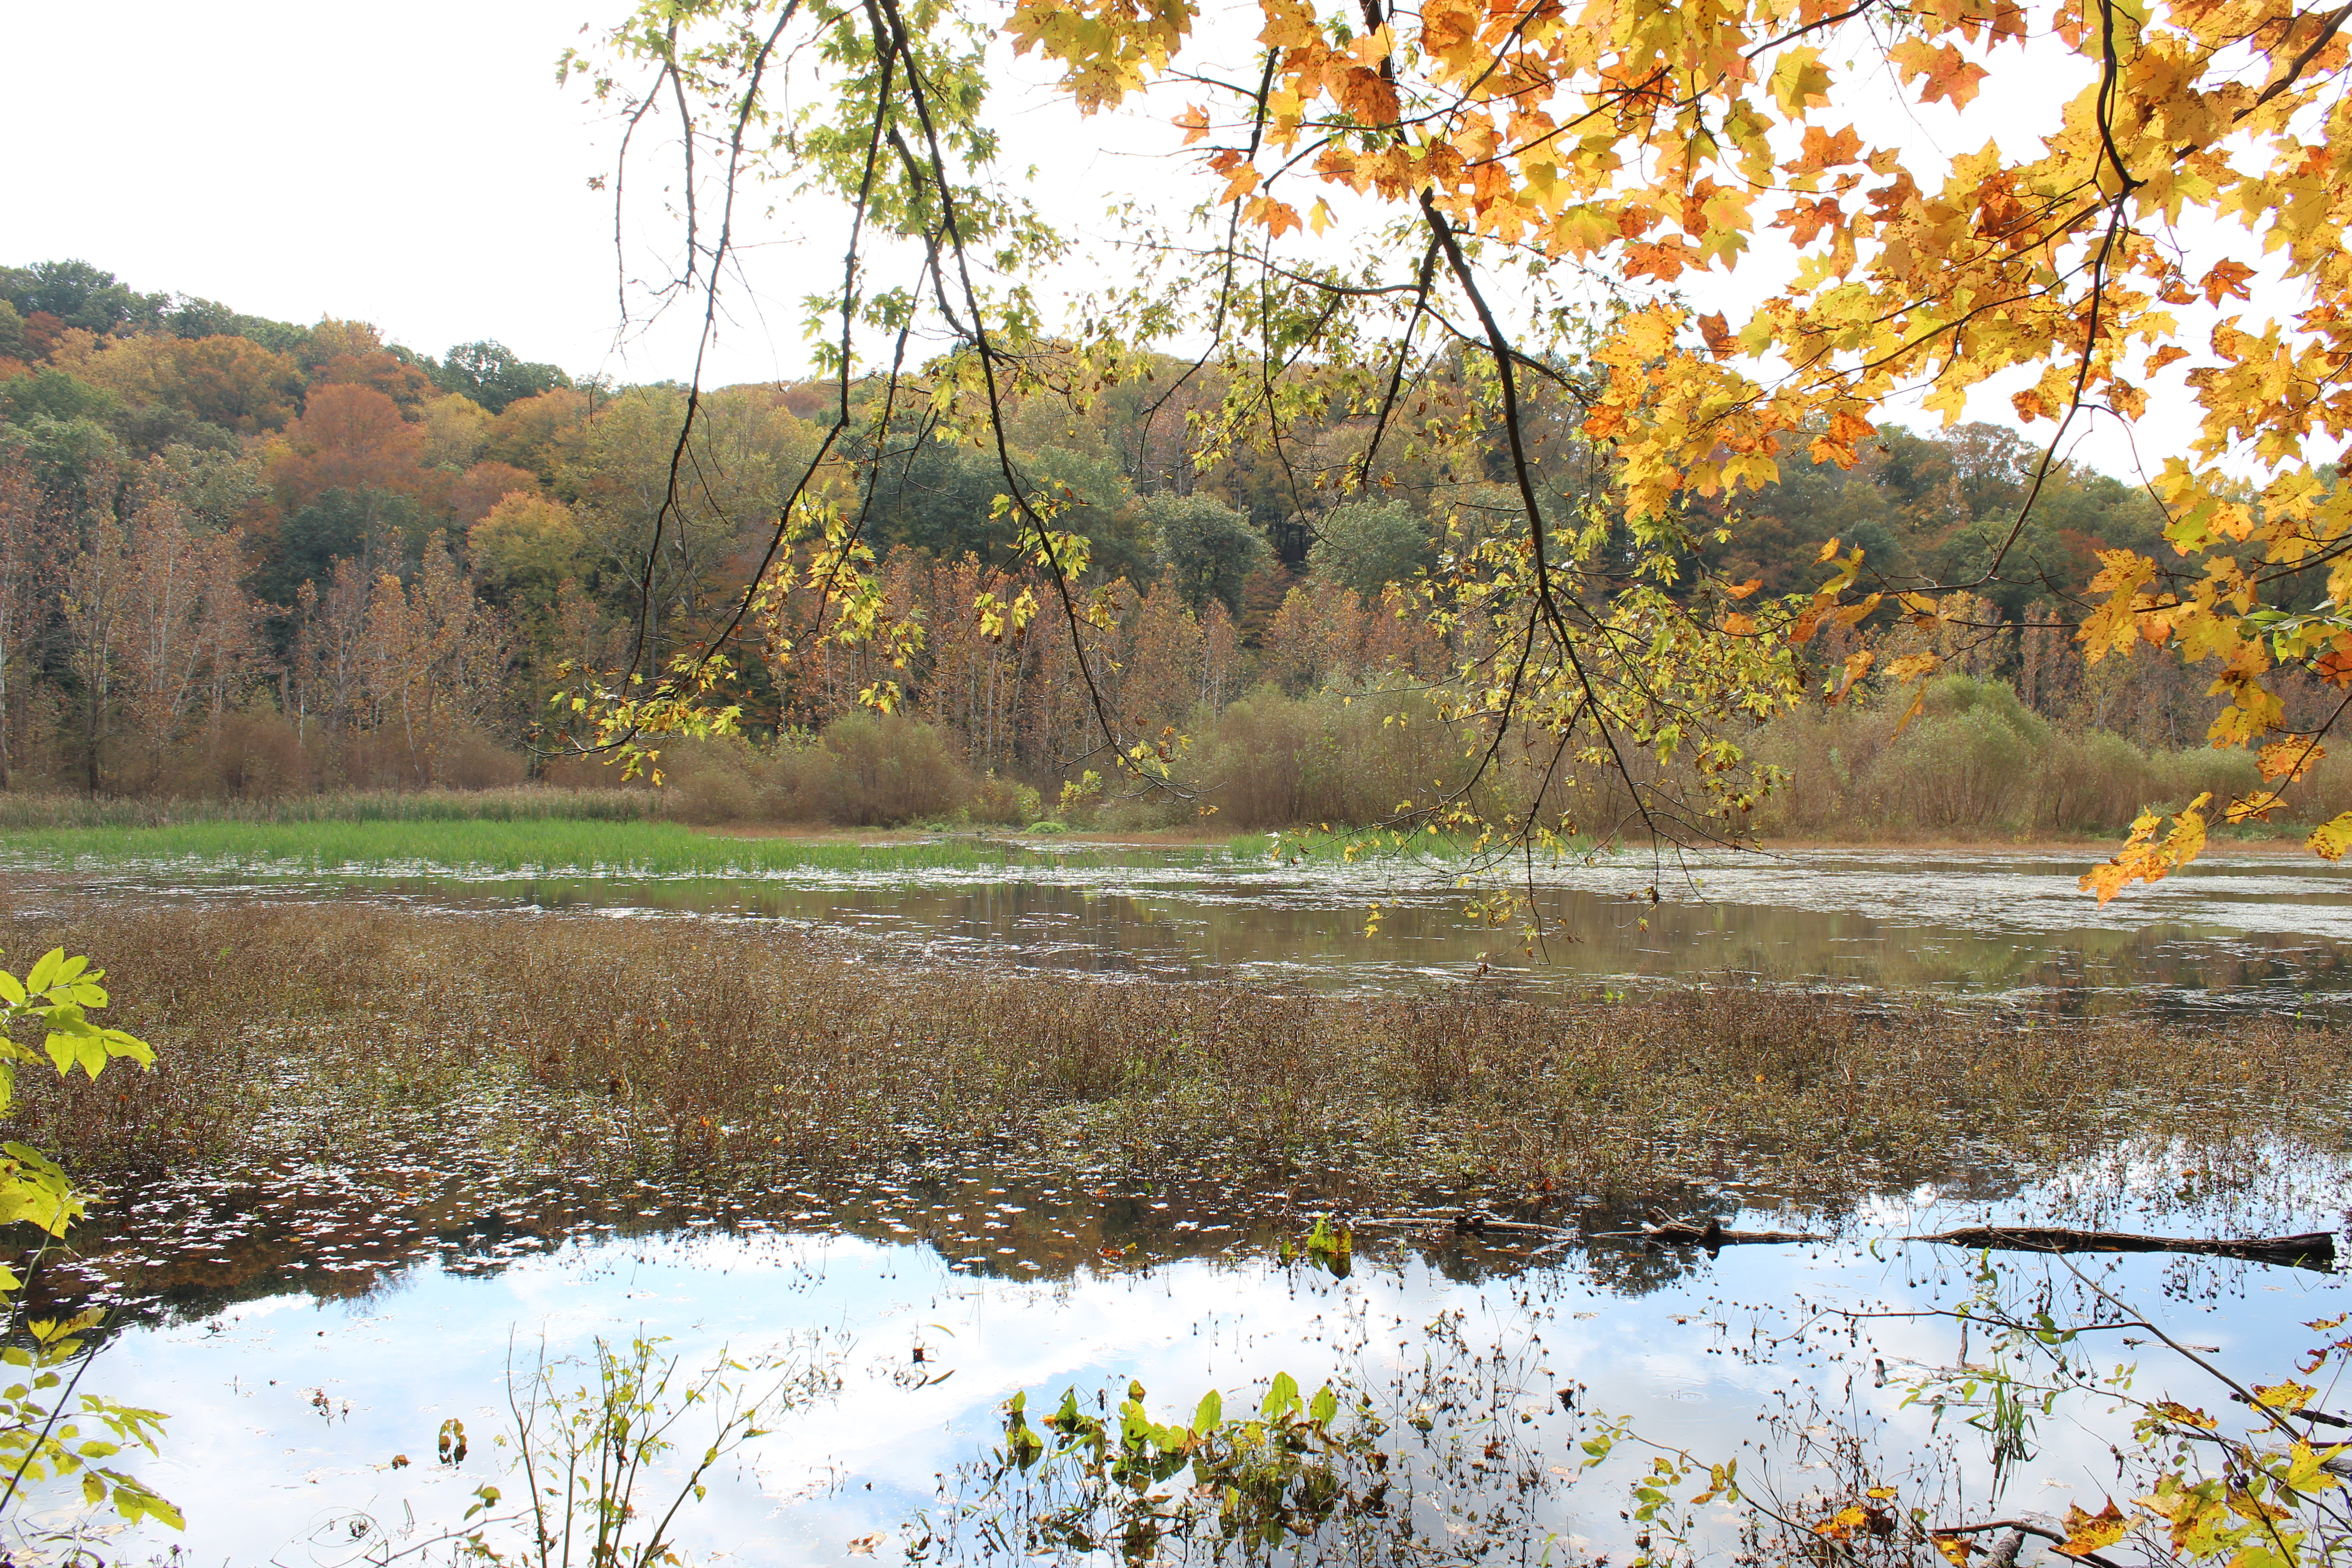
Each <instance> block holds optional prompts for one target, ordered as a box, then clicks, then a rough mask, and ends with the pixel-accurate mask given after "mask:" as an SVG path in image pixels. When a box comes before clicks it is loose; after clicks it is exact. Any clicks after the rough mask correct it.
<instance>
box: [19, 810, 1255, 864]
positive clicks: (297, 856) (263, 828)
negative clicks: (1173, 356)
mask: <svg viewBox="0 0 2352 1568" xmlns="http://www.w3.org/2000/svg"><path fill="white" fill-rule="evenodd" d="M5 849H6V851H7V853H8V854H10V855H11V856H14V857H17V858H23V859H26V860H28V861H31V862H34V863H36V864H54V865H57V866H59V867H63V868H73V867H86V866H103V865H106V864H109V863H116V862H148V863H153V862H167V863H181V862H194V863H197V864H199V865H203V866H206V867H212V868H220V869H225V870H235V869H247V870H256V871H264V872H285V871H308V872H344V873H350V874H354V875H379V876H381V875H396V874H401V873H405V872H415V871H417V870H420V869H443V870H448V871H452V872H476V873H478V872H491V873H504V874H509V875H510V874H515V873H520V872H537V873H541V874H550V875H553V874H563V875H572V876H619V877H724V876H758V875H761V874H762V873H768V872H777V871H797V870H823V871H845V872H859V871H894V870H904V871H929V870H959V869H966V868H980V867H992V866H1002V865H1003V864H1005V863H1006V862H1007V861H1008V859H1013V858H1017V857H1018V855H1019V854H1020V853H1021V851H1019V850H1017V849H1015V848H1013V847H1008V846H1007V845H1005V844H1004V843H1003V842H1001V841H993V842H992V841H989V840H986V839H982V838H977V837H952V838H949V837H942V838H923V839H913V840H908V841H905V842H899V843H881V844H858V843H839V842H835V843H825V842H822V841H814V842H812V841H808V840H800V839H788V838H728V837H714V836H712V835H709V834H706V833H698V832H697V831H695V830H694V829H692V828H690V827H687V826H682V825H680V824H677V823H674V822H659V821H642V820H641V821H583V820H574V819H566V818H560V817H548V818H510V819H488V818H457V819H447V820H432V819H425V820H393V819H381V820H349V821H341V820H339V821H320V822H226V821H223V822H192V823H173V824H169V825H161V826H92V827H51V828H40V829H34V830H30V831H23V832H16V833H12V834H10V835H9V837H8V838H7V841H6V844H5ZM1115 853H1117V852H1116V851H1108V850H1095V849H1085V848H1073V849H1071V850H1069V851H1067V852H1063V853H1058V854H1057V855H1056V858H1058V859H1065V860H1078V861H1089V862H1099V861H1101V860H1102V859H1103V858H1105V857H1106V856H1107V855H1110V854H1115ZM1179 853H1181V851H1179ZM1197 853H1203V854H1222V853H1223V851H1222V850H1219V849H1214V848H1212V849H1207V850H1202V851H1198V852H1197Z"/></svg>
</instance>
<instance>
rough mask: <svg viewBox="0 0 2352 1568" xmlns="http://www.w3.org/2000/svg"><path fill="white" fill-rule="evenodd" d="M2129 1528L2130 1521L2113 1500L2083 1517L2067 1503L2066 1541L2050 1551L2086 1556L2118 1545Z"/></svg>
mask: <svg viewBox="0 0 2352 1568" xmlns="http://www.w3.org/2000/svg"><path fill="white" fill-rule="evenodd" d="M2130 1528H2131V1521H2129V1520H2127V1519H2126V1518H2125V1517H2124V1516H2123V1511H2122V1510H2120V1509H2118V1508H2116V1502H2115V1500H2114V1499H2113V1498H2109V1499H2108V1500H2107V1506H2106V1507H2105V1508H2104V1509H2101V1510H2099V1511H2098V1512H2096V1513H2085V1512H2084V1511H2083V1510H2082V1509H2081V1508H2080V1507H2079V1506H2077V1505H2075V1504H2074V1503H2069V1504H2067V1505H2066V1539H2065V1542H2063V1544H2061V1545H2059V1546H2057V1547H2055V1548H2053V1550H2055V1551H2057V1552H2063V1553H2064V1554H2065V1555H2066V1556H2069V1557H2084V1556H2088V1555H2089V1554H2090V1553H2092V1552H2099V1551H2103V1550H2105V1548H2107V1547H2110V1546H2113V1545H2114V1544H2115V1543H2116V1542H2118V1541H2121V1540H2122V1539H2123V1538H2124V1532H2125V1531H2127V1530H2129V1529H2130Z"/></svg>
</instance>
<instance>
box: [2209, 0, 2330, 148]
mask: <svg viewBox="0 0 2352 1568" xmlns="http://www.w3.org/2000/svg"><path fill="white" fill-rule="evenodd" d="M2347 16H2352V0H2346V3H2345V4H2344V5H2338V6H2337V7H2336V9H2335V10H2334V11H2331V12H2330V13H2328V16H2327V20H2326V23H2325V24H2323V25H2322V26H2321V27H2320V29H2319V36H2318V37H2315V38H2314V39H2312V40H2311V42H2310V43H2309V44H2308V45H2306V46H2305V48H2304V51H2303V53H2301V54H2299V55H2297V56H2295V57H2294V59H2293V60H2292V61H2290V62H2289V63H2288V65H2287V68H2286V70H2285V72H2284V74H2283V75H2281V76H2280V77H2279V78H2278V79H2276V80H2275V81H2273V82H2272V83H2271V84H2270V85H2269V86H2268V87H2265V88H2264V89H2263V90H2262V95H2261V96H2260V97H2258V98H2256V99H2255V100H2254V101H2253V102H2252V103H2250V104H2248V105H2246V107H2245V108H2243V109H2242V110H2238V112H2237V113H2235V114H2233V115H2231V116H2230V120H2231V123H2233V124H2234V123H2235V122H2237V121H2241V120H2243V119H2245V118H2246V117H2247V116H2248V115H2250V114H2252V113H2253V111H2254V110H2257V109H2260V108H2261V107H2262V106H2263V104H2265V103H2268V102H2269V101H2270V100H2272V99H2273V98H2276V97H2277V96H2278V95H2279V94H2280V93H2283V92H2284V91H2285V90H2286V89H2288V88H2289V87H2291V86H2293V85H2294V80H2295V79H2296V78H2298V77H2300V76H2301V75H2303V72H2304V68H2305V67H2306V66H2308V65H2310V64H2311V62H2312V61H2313V60H2314V59H2315V58H2317V56H2318V54H2319V51H2320V50H2322V49H2324V48H2326V47H2327V46H2328V44H2329V43H2330V42H2331V41H2332V40H2333V39H2334V38H2335V37H2336V29H2337V28H2339V27H2341V26H2344V20H2345V18H2346V17H2347ZM2299 19H2300V18H2298V20H2299Z"/></svg>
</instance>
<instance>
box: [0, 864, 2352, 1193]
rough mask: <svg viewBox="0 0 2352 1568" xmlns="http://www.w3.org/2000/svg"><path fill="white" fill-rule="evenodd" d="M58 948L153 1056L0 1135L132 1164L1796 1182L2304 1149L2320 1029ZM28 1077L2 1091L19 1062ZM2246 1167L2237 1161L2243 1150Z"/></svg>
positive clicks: (1524, 1183) (118, 915)
mask: <svg viewBox="0 0 2352 1568" xmlns="http://www.w3.org/2000/svg"><path fill="white" fill-rule="evenodd" d="M58 944H63V945H64V946H66V947H67V948H68V949H69V950H71V951H78V952H89V953H91V954H92V955H94V956H95V957H96V959H97V960H98V961H99V962H100V963H103V964H105V965H106V966H107V967H108V968H109V969H110V971H111V972H112V974H113V982H112V983H113V984H115V986H116V993H115V994H116V1001H117V1006H118V1013H119V1015H120V1016H119V1018H118V1020H117V1021H119V1022H120V1023H121V1024H122V1025H123V1026H125V1027H128V1028H130V1029H131V1030H133V1031H134V1032H136V1033H140V1034H142V1035H144V1036H146V1037H149V1038H150V1039H152V1041H153V1042H154V1044H155V1045H156V1047H158V1051H159V1054H160V1057H161V1063H162V1065H161V1066H160V1068H158V1070H157V1071H156V1072H154V1073H153V1074H152V1075H140V1074H132V1073H123V1074H110V1075H108V1076H107V1077H106V1079H104V1080H102V1081H101V1082H97V1083H89V1082H79V1081H75V1082H69V1083H68V1084H66V1085H64V1086H62V1087H60V1086H58V1085H57V1084H55V1083H54V1082H51V1083H45V1084H44V1085H43V1086H42V1088H41V1089H40V1090H39V1091H38V1092H37V1094H35V1095H33V1096H31V1097H29V1100H28V1103H27V1104H26V1106H25V1107H24V1115H23V1117H22V1118H21V1120H20V1121H19V1122H18V1124H17V1126H16V1129H14V1130H13V1131H14V1135H15V1136H17V1137H19V1138H23V1139H25V1140H26V1141H27V1142H32V1143H34V1144H36V1145H38V1146H41V1147H43V1148H47V1149H51V1150H54V1151H55V1152H58V1154H60V1155H61V1156H62V1157H64V1159H65V1160H66V1162H67V1163H68V1165H69V1166H71V1167H72V1168H74V1169H76V1170H79V1171H84V1172H88V1173H91V1174H93V1175H99V1176H102V1177H108V1178H111V1179H114V1180H116V1181H129V1182H131V1183H132V1184H136V1183H137V1181H138V1180H139V1178H141V1177H142V1176H148V1175H153V1174H158V1173H166V1172H178V1171H184V1170H188V1169H192V1168H196V1167H203V1166H210V1167H213V1168H219V1167H220V1166H221V1165H222V1164H224V1163H226V1164H231V1165H234V1164H237V1163H257V1162H263V1161H268V1160H278V1161H283V1160H287V1159H314V1160H316V1159H332V1160H336V1161H339V1162H349V1161H352V1160H356V1159H360V1158H362V1157H363V1156H364V1155H365V1153H366V1152H368V1151H369V1150H370V1149H371V1148H377V1147H389V1146H390V1145H391V1144H393V1143H394V1142H404V1141H405V1142H414V1141H415V1139H416V1138H417V1137H419V1136H423V1135H425V1134H426V1133H428V1132H431V1131H436V1130H437V1131H438V1132H439V1133H441V1134H444V1135H446V1136H450V1137H459V1136H462V1137H463V1138H465V1139H467V1140H468V1141H470V1142H473V1143H475V1144H477V1145H480V1144H484V1143H487V1144H489V1145H494V1146H495V1147H497V1148H498V1149H499V1151H500V1152H501V1153H502V1155H503V1156H504V1157H509V1158H513V1159H518V1160H522V1161H525V1162H527V1163H530V1164H532V1165H535V1166H537V1167H539V1168H541V1169H549V1168H564V1169H570V1170H574V1171H578V1172H581V1173H590V1174H595V1175H597V1176H599V1177H604V1178H609V1177H613V1176H616V1175H623V1174H631V1173H634V1174H638V1175H648V1176H656V1177H661V1178H664V1179H666V1180H669V1179H676V1178H678V1177H680V1176H696V1177H707V1178H708V1179H709V1180H711V1181H712V1182H714V1183H718V1184H724V1185H730V1186H745V1185H757V1184H763V1183H767V1182H772V1181H777V1180H784V1179H790V1180H800V1179H803V1178H804V1177H805V1176H807V1175H808V1174H811V1173H823V1172H824V1171H826V1170H829V1169H840V1170H843V1171H851V1170H855V1169H857V1168H860V1167H864V1166H869V1165H871V1164H872V1163H875V1162H876V1161H877V1160H887V1159H890V1158H898V1157H903V1155H904V1154H905V1153H907V1152H912V1151H914V1150H916V1149H921V1150H926V1151H937V1150H939V1149H940V1148H941V1147H942V1146H945V1147H950V1148H954V1147H966V1148H969V1149H971V1150H972V1151H974V1152H978V1153H980V1154H982V1156H986V1157H1000V1158H1003V1159H1005V1160H1007V1161H1008V1162H1011V1161H1016V1160H1017V1161H1018V1162H1019V1163H1022V1164H1024V1165H1029V1166H1035V1165H1039V1164H1043V1165H1045V1166H1051V1165H1054V1164H1056V1163H1066V1164H1069V1165H1071V1166H1074V1167H1083V1168H1086V1169H1088V1170H1094V1171H1112V1172H1117V1173H1127V1174H1135V1173H1142V1174H1145V1175H1152V1174H1160V1173H1164V1174H1167V1175H1169V1176H1171V1177H1174V1176H1176V1175H1180V1174H1181V1175H1183V1176H1185V1177H1188V1178H1197V1177H1200V1176H1202V1175H1208V1176H1212V1177H1213V1176H1216V1175H1218V1174H1225V1175H1229V1176H1231V1177H1232V1178H1233V1179H1234V1181H1235V1182H1237V1183H1238V1182H1242V1181H1256V1180H1262V1179H1264V1178H1265V1177H1267V1176H1269V1175H1278V1176H1280V1177H1282V1178H1283V1179H1285V1180H1286V1181H1288V1182H1289V1183H1290V1184H1291V1185H1292V1186H1293V1187H1294V1188H1297V1189H1299V1190H1302V1191H1307V1190H1311V1191H1313V1192H1316V1193H1318V1194H1329V1195H1331V1196H1334V1197H1349V1198H1353V1199H1357V1200H1360V1201H1367V1202H1374V1201H1380V1200H1381V1199H1382V1198H1395V1197H1399V1196H1402V1195H1404V1194H1409V1193H1412V1192H1425V1191H1427V1190H1430V1189H1431V1188H1433V1187H1434V1186H1445V1185H1450V1186H1453V1187H1455V1188H1466V1189H1471V1190H1481V1191H1491V1192H1493V1193H1494V1194H1496V1195H1498V1196H1501V1195H1509V1194H1527V1193H1528V1191H1529V1190H1530V1189H1531V1188H1532V1189H1535V1190H1537V1191H1542V1192H1556V1193H1558V1194H1560V1195H1561V1197H1562V1199H1563V1200H1564V1201H1576V1200H1578V1199H1579V1198H1582V1199H1584V1200H1585V1201H1591V1200H1595V1199H1598V1200H1601V1201H1608V1200H1609V1199H1611V1198H1612V1197H1622V1196H1624V1195H1626V1194H1638V1193H1643V1192H1656V1191H1660V1190H1664V1189H1666V1188H1670V1187H1673V1186H1675V1185H1676V1184H1688V1183H1691V1182H1693V1181H1697V1182H1700V1183H1705V1182H1706V1180H1707V1179H1708V1178H1709V1176H1710V1174H1712V1176H1713V1177H1714V1178H1716V1179H1717V1180H1720V1179H1723V1178H1725V1177H1726V1176H1727V1175H1728V1176H1730V1177H1732V1178H1736V1179H1737V1180H1738V1182H1739V1183H1740V1184H1742V1185H1743V1186H1744V1188H1745V1189H1746V1190H1747V1191H1748V1192H1750V1193H1755V1194H1780V1195H1782V1196H1785V1197H1789V1198H1792V1199H1797V1200H1800V1201H1806V1202H1819V1203H1824V1204H1828V1205H1836V1204H1837V1203H1839V1202H1840V1201H1842V1200H1845V1199H1851V1198H1853V1197H1857V1196H1859V1195H1861V1194H1863V1193H1864V1192H1867V1191H1870V1190H1874V1189H1875V1190H1883V1189H1884V1188H1885V1186H1887V1185H1888V1184H1899V1183H1908V1182H1913V1181H1918V1180H1923V1179H1937V1180H1943V1181H1947V1182H1949V1181H1953V1180H1956V1179H1965V1178H1966V1177H1967V1176H1968V1174H1969V1173H1972V1172H1976V1173H1988V1174H1990V1173H2000V1174H2001V1175H2003V1176H2006V1177H2012V1178H2013V1177H2015V1176H2017V1175H2021V1174H2026V1173H2032V1172H2036V1171H2046V1170H2050V1169H2053V1168H2055V1167H2056V1166H2057V1165H2059V1164H2060V1163H2064V1162H2066V1161H2068V1160H2070V1159H2074V1160H2079V1159H2080V1158H2081V1157H2082V1156H2084V1155H2085V1154H2086V1153H2088V1152H2091V1151H2092V1150H2093V1149H2094V1148H2095V1147H2099V1146H2105V1145H2112V1144H2113V1143H2115V1142H2116V1140H2117V1139H2118V1138H2123V1137H2129V1136H2132V1135H2145V1136H2147V1137H2149V1138H2156V1139H2173V1140H2186V1141H2188V1142H2189V1143H2192V1144H2195V1145H2197V1146H2199V1147H2200V1148H2203V1149H2206V1150H2209V1151H2210V1155H2209V1156H2207V1157H2205V1158H2204V1159H2203V1162H2202V1168H2204V1169H2206V1170H2208V1171H2210V1172H2211V1173H2213V1174H2214V1177H2215V1179H2221V1178H2222V1176H2223V1173H2225V1172H2226V1169H2227V1168H2228V1159H2227V1151H2228V1150H2229V1149H2231V1148H2232V1147H2236V1148H2252V1147H2254V1146H2256V1145H2260V1144H2263V1143H2266V1142H2276V1141H2278V1140H2284V1141H2287V1142H2311V1143H2317V1144H2319V1145H2321V1146H2323V1147H2324V1148H2326V1150H2328V1151H2334V1150H2335V1149H2336V1147H2337V1137H2338V1134H2337V1131H2336V1129H2337V1128H2338V1127H2339V1126H2340V1124H2341V1112H2342V1109H2343V1108H2342V1106H2341V1104H2340V1103H2339V1099H2340V1097H2337V1096H2334V1095H2332V1094H2330V1095H2323V1094H2322V1093H2320V1092H2319V1091H2318V1090H2317V1089H2315V1087H2314V1086H2316V1085H2330V1084H2336V1085H2340V1084H2343V1083H2345V1082H2347V1076H2348V1075H2347V1072H2346V1070H2345V1069H2346V1068H2347V1056H2352V1050H2347V1043H2348V1042H2347V1038H2346V1037H2344V1036H2343V1035H2340V1034H2338V1033H2336V1032H2333V1031H2326V1030H2318V1029H2313V1028H2308V1027H2299V1026H2294V1025H2293V1024H2290V1023H2288V1022H2285V1021H2262V1020H2247V1021H2239V1022H2234V1023H2231V1024H2229V1025H2227V1026H2206V1027H2189V1026H2177V1025H2168V1024H2160V1023H2152V1022H2147V1021H2103V1022H2087V1023H2082V1022H2076V1023H2069V1022H2063V1021H2059V1020H2055V1019H2050V1018H2040V1019H2034V1018H2022V1017H2020V1016H2017V1015H2014V1014H1999V1013H1993V1012H1989V1011H1981V1010H1971V1009H1962V1008H1957V1007H1947V1006H1943V1005H1936V1004H1932V1003H1926V1002H1921V1003H1915V1004H1909V1005H1899V1006H1888V1005H1884V1004H1881V1005H1868V1004H1865V1003H1863V1002H1860V1001H1857V1000H1853V999H1847V998H1839V997H1834V996H1829V995H1822V994H1792V993H1790V992H1785V991H1779V990H1765V989H1760V988H1759V989H1745V988H1740V987H1736V986H1728V987H1727V986H1714V987H1709V988H1703V989H1701V988H1694V989H1692V990H1689V991H1686V992H1680V993H1675V994H1664V995H1659V996H1654V997H1649V998H1635V999H1628V1000H1614V1001H1609V1000H1591V1001H1575V1000H1568V1001H1560V1000H1550V999H1545V1000H1535V999H1528V998H1523V997H1514V996H1512V995H1509V994H1506V993H1503V992H1499V991H1491V990H1478V989H1471V988H1463V989H1460V990H1455V991H1449V992H1444V993H1433V994H1426V995H1422V996H1412V997H1386V998H1366V997H1360V996H1317V995H1300V994H1278V993H1275V992H1270V991H1265V990H1256V989H1250V988H1244V987H1240V986H1232V985H1222V984H1172V985H1170V984H1134V983H1119V984H1112V983H1104V982H1100V981H1092V980H1085V979H1078V978H1056V977H1050V976H1041V975H1037V974H1034V973H1015V972H1012V971H1008V970H1003V969H986V968H977V967H921V968H909V967H901V966H898V965H897V964H896V963H893V962H891V961H889V960H888V959H887V958H885V957H884V956H882V955H880V954H878V953H877V952H873V951H870V950H866V949H862V948H858V947H855V946H852V945H850V944H848V943H846V942H836V941H831V940H827V939H824V938H822V937H818V936H814V935H810V934H806V933H794V932H791V931H782V930H779V929H776V928H772V927H766V926H750V925H723V924H715V923H710V922H704V921H685V920H673V919H641V920H613V919H605V918H593V917H580V918H572V917H544V918H535V919H533V918H521V917H514V916H469V915H462V914H448V913H433V912H422V911H415V910H397V909H386V908H383V907H382V906H358V905H352V906H342V907H338V906H334V905H312V906H301V907H294V906H286V905H270V904H254V905H247V906H223V907H214V908H209V909H203V910H184V909H183V910H144V911H141V910H127V909H124V908H121V907H119V906H112V905H92V906H89V907H85V908H83V909H80V910H75V911H71V912H69V913H67V914H64V915H59V916H52V917H44V918H32V917H24V916H19V917H11V918H0V947H5V950H6V951H7V952H10V953H12V954H15V955H16V956H18V957H25V956H27V955H29V954H31V953H33V952H38V951H41V950H43V949H46V948H47V947H49V946H52V945H58ZM28 1081H29V1080H28ZM2249 1170H2250V1172H2251V1170H2252V1166H2249Z"/></svg>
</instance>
